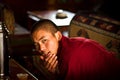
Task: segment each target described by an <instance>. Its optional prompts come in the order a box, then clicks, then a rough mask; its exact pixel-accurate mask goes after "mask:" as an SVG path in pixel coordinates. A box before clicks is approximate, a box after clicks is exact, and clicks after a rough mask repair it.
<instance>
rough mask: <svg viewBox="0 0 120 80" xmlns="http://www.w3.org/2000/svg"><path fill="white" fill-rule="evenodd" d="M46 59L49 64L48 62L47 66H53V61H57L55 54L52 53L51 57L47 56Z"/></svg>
mask: <svg viewBox="0 0 120 80" xmlns="http://www.w3.org/2000/svg"><path fill="white" fill-rule="evenodd" d="M46 60H48V61H47V64H46V67H47V68H50V67H51V66H52V63H54V62H55V61H56V59H55V55H52V54H51V55H50V57H49V58H47V59H46Z"/></svg>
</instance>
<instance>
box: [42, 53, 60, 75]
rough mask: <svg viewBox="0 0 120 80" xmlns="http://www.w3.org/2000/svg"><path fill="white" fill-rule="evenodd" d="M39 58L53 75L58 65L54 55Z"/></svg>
mask: <svg viewBox="0 0 120 80" xmlns="http://www.w3.org/2000/svg"><path fill="white" fill-rule="evenodd" d="M40 58H41V59H42V60H44V65H45V67H46V68H47V69H48V71H50V72H52V73H55V71H56V68H57V64H58V61H57V56H55V55H54V54H48V56H47V57H44V56H41V57H40Z"/></svg>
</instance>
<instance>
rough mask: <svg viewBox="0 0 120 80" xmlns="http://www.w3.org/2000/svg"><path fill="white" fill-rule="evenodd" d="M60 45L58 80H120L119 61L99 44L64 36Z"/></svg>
mask: <svg viewBox="0 0 120 80" xmlns="http://www.w3.org/2000/svg"><path fill="white" fill-rule="evenodd" d="M59 45H60V47H59V49H58V54H57V56H58V63H59V64H58V67H59V72H60V74H59V78H58V80H120V61H119V59H117V58H116V57H115V54H113V53H112V52H108V51H107V50H106V49H105V48H104V47H102V46H101V45H100V44H99V43H97V42H95V41H93V40H90V39H85V38H82V37H81V38H77V39H75V38H74V39H69V38H67V37H64V36H63V37H62V40H61V41H60V43H59ZM118 78H119V79H118Z"/></svg>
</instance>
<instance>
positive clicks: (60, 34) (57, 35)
mask: <svg viewBox="0 0 120 80" xmlns="http://www.w3.org/2000/svg"><path fill="white" fill-rule="evenodd" d="M55 37H56V39H57V40H58V41H60V40H61V38H62V33H61V32H60V31H57V32H56V33H55Z"/></svg>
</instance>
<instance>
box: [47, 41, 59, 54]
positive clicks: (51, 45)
mask: <svg viewBox="0 0 120 80" xmlns="http://www.w3.org/2000/svg"><path fill="white" fill-rule="evenodd" d="M48 48H49V50H50V51H52V52H56V51H57V49H58V42H57V41H54V42H53V41H51V42H49V44H48Z"/></svg>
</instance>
